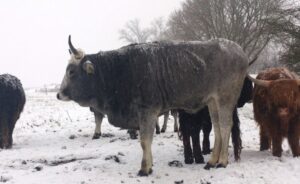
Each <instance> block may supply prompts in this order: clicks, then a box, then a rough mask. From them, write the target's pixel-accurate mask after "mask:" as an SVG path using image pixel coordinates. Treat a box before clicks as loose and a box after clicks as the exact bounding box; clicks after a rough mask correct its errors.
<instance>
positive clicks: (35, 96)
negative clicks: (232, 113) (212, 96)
mask: <svg viewBox="0 0 300 184" xmlns="http://www.w3.org/2000/svg"><path fill="white" fill-rule="evenodd" d="M239 115H240V119H241V129H242V133H243V136H242V140H243V147H244V148H243V151H242V155H241V157H242V159H241V161H240V162H235V161H234V159H233V153H232V147H230V148H229V149H230V155H229V158H230V159H229V160H230V163H229V165H228V167H227V168H225V169H211V170H209V171H207V170H204V169H203V167H204V165H203V164H200V165H197V164H192V165H186V164H184V161H183V146H182V143H181V141H180V140H179V139H178V136H177V134H176V133H173V131H172V127H173V119H171V120H170V121H169V124H168V129H167V132H166V133H164V134H160V135H154V141H153V145H152V148H153V158H154V166H153V170H154V172H153V174H152V175H150V176H148V177H138V176H137V171H138V170H139V168H140V162H141V158H142V149H141V147H140V144H139V141H138V140H131V139H129V136H128V135H127V133H126V131H125V130H120V129H119V128H116V127H113V126H111V125H109V124H108V122H107V119H104V122H103V124H102V127H103V128H102V132H103V133H104V136H103V137H101V138H100V139H98V140H92V135H93V131H94V118H93V115H92V113H91V112H90V111H89V109H88V108H82V107H80V106H78V105H77V104H75V103H73V102H69V103H66V102H60V101H58V100H56V99H55V93H48V94H47V95H46V94H45V93H37V92H34V91H27V103H26V105H25V110H24V112H23V113H22V115H21V118H20V120H19V121H18V122H17V125H16V128H15V132H14V136H13V137H14V145H13V148H12V149H10V150H0V183H1V182H6V183H22V184H26V183H30V184H34V183H38V184H41V183H55V184H58V183H72V184H73V183H75V184H76V183H77V184H90V183H101V184H116V183H128V184H133V183H142V184H144V183H145V184H147V183H149V184H152V183H162V184H169V183H170V184H174V183H184V184H193V183H199V184H209V183H212V184H216V183H230V184H236V183H239V184H240V183H243V184H244V183H253V184H263V183H268V184H276V183H278V184H285V183H295V184H297V183H300V158H293V157H292V154H291V151H290V150H289V147H288V145H287V142H286V141H285V142H284V147H283V149H284V153H283V156H282V158H276V157H273V156H272V154H271V153H270V151H265V152H260V151H258V150H259V137H258V128H257V126H256V124H255V122H254V121H253V114H252V104H247V105H246V106H245V107H244V108H242V109H240V111H239ZM160 122H161V123H162V118H160ZM210 139H211V145H213V140H214V137H213V134H211V137H210ZM208 159H209V156H205V160H206V161H207V160H208ZM174 160H178V161H180V162H181V163H183V166H182V167H174V166H169V165H168V163H169V162H171V161H174Z"/></svg>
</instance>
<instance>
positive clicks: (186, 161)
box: [184, 158, 194, 164]
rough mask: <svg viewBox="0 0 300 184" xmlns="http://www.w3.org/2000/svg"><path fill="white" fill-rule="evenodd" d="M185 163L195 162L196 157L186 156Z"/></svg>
mask: <svg viewBox="0 0 300 184" xmlns="http://www.w3.org/2000/svg"><path fill="white" fill-rule="evenodd" d="M184 163H185V164H192V163H194V159H193V158H185V159H184Z"/></svg>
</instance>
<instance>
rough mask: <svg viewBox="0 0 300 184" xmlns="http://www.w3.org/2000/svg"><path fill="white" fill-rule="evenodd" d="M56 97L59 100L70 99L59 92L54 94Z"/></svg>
mask: <svg viewBox="0 0 300 184" xmlns="http://www.w3.org/2000/svg"><path fill="white" fill-rule="evenodd" d="M56 98H57V99H58V100H61V101H70V100H71V99H70V98H69V97H68V96H66V95H64V94H63V93H61V92H59V93H57V94H56Z"/></svg>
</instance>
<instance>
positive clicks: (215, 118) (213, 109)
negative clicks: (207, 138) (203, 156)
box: [204, 99, 222, 169]
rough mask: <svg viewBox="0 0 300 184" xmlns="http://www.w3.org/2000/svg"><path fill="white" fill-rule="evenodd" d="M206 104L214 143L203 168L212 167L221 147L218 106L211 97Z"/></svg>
mask: <svg viewBox="0 0 300 184" xmlns="http://www.w3.org/2000/svg"><path fill="white" fill-rule="evenodd" d="M207 105H208V109H209V114H210V118H211V121H212V124H213V127H214V133H215V143H214V148H213V152H212V154H211V157H210V160H209V161H208V162H207V164H206V166H205V167H204V169H210V168H211V167H214V166H215V165H216V164H217V162H218V160H219V156H220V152H221V147H222V140H221V132H220V126H219V114H218V106H217V104H216V101H215V99H212V100H211V101H210V102H209V103H208V104H207Z"/></svg>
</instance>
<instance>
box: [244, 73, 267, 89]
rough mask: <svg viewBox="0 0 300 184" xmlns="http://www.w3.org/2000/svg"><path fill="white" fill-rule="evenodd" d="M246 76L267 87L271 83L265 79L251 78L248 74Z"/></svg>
mask: <svg viewBox="0 0 300 184" xmlns="http://www.w3.org/2000/svg"><path fill="white" fill-rule="evenodd" d="M247 77H248V78H249V79H250V80H251V81H252V82H253V83H254V84H256V85H258V86H262V87H269V86H270V84H271V81H266V80H260V79H255V78H252V77H251V76H250V75H249V74H247Z"/></svg>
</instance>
